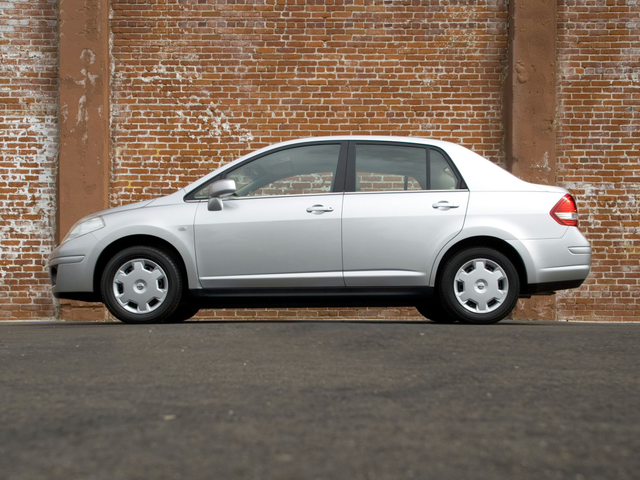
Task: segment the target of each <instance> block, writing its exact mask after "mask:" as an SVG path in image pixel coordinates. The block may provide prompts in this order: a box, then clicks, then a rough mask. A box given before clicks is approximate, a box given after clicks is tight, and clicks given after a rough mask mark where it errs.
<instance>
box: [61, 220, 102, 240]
mask: <svg viewBox="0 0 640 480" xmlns="http://www.w3.org/2000/svg"><path fill="white" fill-rule="evenodd" d="M104 226H105V225H104V220H103V219H102V217H93V218H90V219H88V220H85V221H82V220H81V221H80V222H78V223H76V224H75V225H74V226H73V227H71V231H70V232H69V233H67V236H66V237H64V240H62V243H64V242H66V241H68V240H73V239H74V238H78V237H81V236H82V235H86V234H87V233H91V232H95V231H96V230H100V229H101V228H104Z"/></svg>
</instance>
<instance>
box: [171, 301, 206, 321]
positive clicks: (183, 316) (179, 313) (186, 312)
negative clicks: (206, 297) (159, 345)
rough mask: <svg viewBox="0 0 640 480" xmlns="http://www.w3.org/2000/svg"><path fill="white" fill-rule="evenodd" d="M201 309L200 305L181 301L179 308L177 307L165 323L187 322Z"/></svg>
mask: <svg viewBox="0 0 640 480" xmlns="http://www.w3.org/2000/svg"><path fill="white" fill-rule="evenodd" d="M199 311H200V307H197V306H195V305H190V304H188V303H181V304H180V305H178V308H176V311H175V312H173V315H171V316H170V317H169V318H167V319H166V320H165V321H164V323H182V322H186V321H187V320H189V319H190V318H191V317H193V316H194V315H195V314H196V313H198V312H199Z"/></svg>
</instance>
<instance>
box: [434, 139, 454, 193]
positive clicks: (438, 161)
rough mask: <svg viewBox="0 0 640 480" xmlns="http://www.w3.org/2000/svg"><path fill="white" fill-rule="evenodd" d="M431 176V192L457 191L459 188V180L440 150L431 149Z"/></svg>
mask: <svg viewBox="0 0 640 480" xmlns="http://www.w3.org/2000/svg"><path fill="white" fill-rule="evenodd" d="M429 174H430V178H431V190H455V189H456V188H457V186H458V179H457V178H456V175H455V173H453V170H451V167H450V166H449V162H447V160H446V159H445V158H444V156H443V155H442V153H440V152H439V151H438V150H434V149H431V153H430V155H429Z"/></svg>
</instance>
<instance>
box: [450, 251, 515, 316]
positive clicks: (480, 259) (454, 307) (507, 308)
mask: <svg viewBox="0 0 640 480" xmlns="http://www.w3.org/2000/svg"><path fill="white" fill-rule="evenodd" d="M519 288H520V285H519V278H518V272H517V271H516V269H515V267H514V266H513V263H512V262H511V261H510V260H509V259H508V258H507V257H506V256H505V255H503V254H502V253H500V252H499V251H497V250H494V249H492V248H483V247H476V248H469V249H467V250H462V251H460V252H458V253H457V254H455V255H454V256H453V257H452V258H451V259H450V260H449V261H448V262H447V264H446V265H445V267H444V271H443V273H442V276H441V277H440V281H439V284H438V289H439V292H440V295H441V299H442V306H443V307H444V309H445V310H446V311H447V312H448V313H449V315H450V316H451V317H453V318H455V319H456V320H458V321H460V322H462V323H472V324H491V323H496V322H499V321H500V320H502V319H503V318H505V317H506V316H507V315H509V313H510V312H511V310H513V308H514V307H515V306H516V302H517V301H518V291H519Z"/></svg>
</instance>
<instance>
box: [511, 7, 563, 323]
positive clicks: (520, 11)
mask: <svg viewBox="0 0 640 480" xmlns="http://www.w3.org/2000/svg"><path fill="white" fill-rule="evenodd" d="M503 113H504V127H505V148H506V157H507V166H508V168H509V170H510V171H511V172H512V173H513V174H515V175H517V176H518V177H520V178H521V179H523V180H526V181H529V182H534V183H542V184H548V185H554V184H555V181H556V126H555V115H556V1H555V0H511V1H510V2H509V53H508V71H507V77H506V81H505V92H504V112H503ZM515 314H516V317H517V318H539V319H548V320H552V319H555V318H556V309H555V297H534V298H533V299H531V300H524V301H520V302H518V308H517V311H516V312H515Z"/></svg>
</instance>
